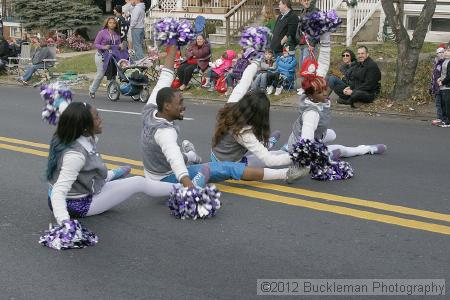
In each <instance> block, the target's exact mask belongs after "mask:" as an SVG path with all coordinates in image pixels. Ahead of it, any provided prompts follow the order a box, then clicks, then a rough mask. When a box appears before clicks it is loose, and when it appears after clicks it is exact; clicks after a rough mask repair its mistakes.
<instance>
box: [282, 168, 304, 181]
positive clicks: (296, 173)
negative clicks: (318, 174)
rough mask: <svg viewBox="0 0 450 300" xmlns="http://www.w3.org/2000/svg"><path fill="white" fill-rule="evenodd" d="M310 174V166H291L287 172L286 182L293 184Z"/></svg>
mask: <svg viewBox="0 0 450 300" xmlns="http://www.w3.org/2000/svg"><path fill="white" fill-rule="evenodd" d="M308 174H309V168H304V167H297V166H290V167H289V169H288V171H287V173H286V182H287V183H289V184H291V183H293V182H294V181H295V180H297V179H300V178H302V177H304V176H306V175H308Z"/></svg>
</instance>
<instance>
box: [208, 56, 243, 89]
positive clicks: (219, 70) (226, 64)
mask: <svg viewBox="0 0 450 300" xmlns="http://www.w3.org/2000/svg"><path fill="white" fill-rule="evenodd" d="M235 57H236V52H235V51H234V50H226V51H225V52H224V53H223V54H222V56H221V57H220V58H219V59H217V60H216V61H215V62H214V63H210V67H211V69H210V70H209V71H208V73H207V75H206V82H205V84H203V87H205V88H209V89H208V91H210V92H212V91H214V85H215V83H216V80H217V79H219V77H220V76H224V75H225V73H226V72H227V71H228V70H230V69H231V66H232V65H233V59H234V58H235Z"/></svg>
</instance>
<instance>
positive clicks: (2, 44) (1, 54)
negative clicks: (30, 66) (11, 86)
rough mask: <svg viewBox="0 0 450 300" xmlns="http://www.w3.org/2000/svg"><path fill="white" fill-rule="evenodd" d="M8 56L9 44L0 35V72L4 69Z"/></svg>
mask: <svg viewBox="0 0 450 300" xmlns="http://www.w3.org/2000/svg"><path fill="white" fill-rule="evenodd" d="M8 56H10V51H9V44H8V42H7V41H6V40H5V38H4V37H3V36H0V72H1V71H3V70H4V69H5V66H6V64H7V63H8Z"/></svg>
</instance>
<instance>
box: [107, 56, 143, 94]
mask: <svg viewBox="0 0 450 300" xmlns="http://www.w3.org/2000/svg"><path fill="white" fill-rule="evenodd" d="M112 60H113V62H114V64H115V66H116V68H117V76H118V77H119V80H120V84H119V83H118V82H117V81H116V80H112V81H111V82H110V83H109V85H108V89H107V94H108V99H109V100H111V101H117V100H118V99H119V97H120V95H121V94H122V95H124V96H131V98H132V99H133V100H134V101H141V102H147V99H148V97H149V96H150V93H149V90H148V82H149V79H148V77H147V75H146V70H147V68H148V67H147V66H138V65H130V62H129V61H128V60H126V59H121V60H119V61H117V60H116V58H115V57H112Z"/></svg>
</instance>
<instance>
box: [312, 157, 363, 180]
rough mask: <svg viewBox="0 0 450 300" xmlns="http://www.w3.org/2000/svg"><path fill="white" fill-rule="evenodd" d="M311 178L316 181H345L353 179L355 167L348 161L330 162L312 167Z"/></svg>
mask: <svg viewBox="0 0 450 300" xmlns="http://www.w3.org/2000/svg"><path fill="white" fill-rule="evenodd" d="M310 173H311V178H312V179H316V180H321V181H325V180H345V179H350V178H352V177H353V175H354V174H353V167H352V166H351V165H350V164H349V163H348V162H346V161H330V162H329V163H328V164H326V165H323V166H319V165H316V164H312V165H311V171H310Z"/></svg>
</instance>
